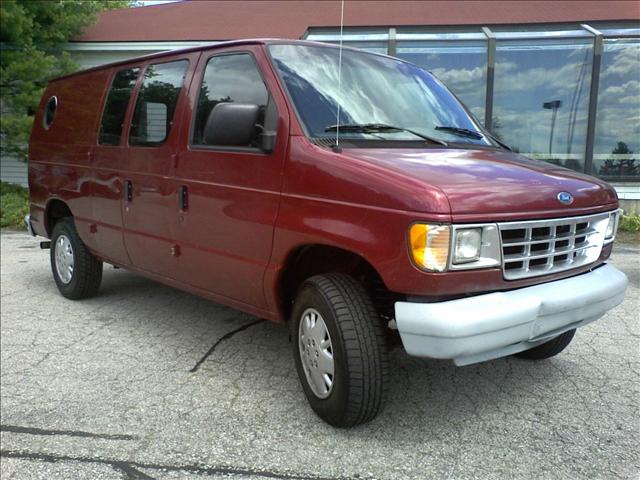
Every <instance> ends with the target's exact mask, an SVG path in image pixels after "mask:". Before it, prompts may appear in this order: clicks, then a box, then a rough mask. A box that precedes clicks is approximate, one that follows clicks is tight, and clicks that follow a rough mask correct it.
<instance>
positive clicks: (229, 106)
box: [204, 102, 260, 147]
mask: <svg viewBox="0 0 640 480" xmlns="http://www.w3.org/2000/svg"><path fill="white" fill-rule="evenodd" d="M259 113H260V107H258V105H253V104H249V103H233V102H229V103H218V104H217V105H216V106H215V107H213V109H212V110H211V113H210V114H209V118H208V119H207V123H206V124H205V126H204V143H205V144H207V145H225V146H233V147H248V146H250V145H251V142H252V140H254V139H255V137H256V123H257V122H258V115H259Z"/></svg>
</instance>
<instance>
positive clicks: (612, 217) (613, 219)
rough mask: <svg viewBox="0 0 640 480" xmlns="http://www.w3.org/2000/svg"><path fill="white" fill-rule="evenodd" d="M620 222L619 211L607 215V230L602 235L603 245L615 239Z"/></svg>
mask: <svg viewBox="0 0 640 480" xmlns="http://www.w3.org/2000/svg"><path fill="white" fill-rule="evenodd" d="M619 221H620V210H616V211H615V212H611V213H610V214H609V222H608V223H607V230H606V232H605V234H604V241H605V243H610V242H613V240H614V239H615V238H616V232H617V231H618V223H619Z"/></svg>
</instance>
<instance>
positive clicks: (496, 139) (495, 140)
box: [485, 132, 513, 152]
mask: <svg viewBox="0 0 640 480" xmlns="http://www.w3.org/2000/svg"><path fill="white" fill-rule="evenodd" d="M485 135H486V136H487V137H489V138H490V139H491V140H493V141H494V142H496V143H497V144H498V145H500V146H501V147H502V148H504V149H505V150H509V151H510V152H513V148H511V147H510V146H509V145H507V144H506V143H504V142H503V141H502V140H500V139H499V138H497V137H496V136H495V135H493V134H491V133H489V132H487V133H485Z"/></svg>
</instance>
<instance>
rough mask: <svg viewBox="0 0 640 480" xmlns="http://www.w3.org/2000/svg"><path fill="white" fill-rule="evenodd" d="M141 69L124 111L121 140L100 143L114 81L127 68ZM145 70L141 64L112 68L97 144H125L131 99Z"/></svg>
mask: <svg viewBox="0 0 640 480" xmlns="http://www.w3.org/2000/svg"><path fill="white" fill-rule="evenodd" d="M136 68H137V69H139V70H140V71H139V72H138V77H137V78H136V82H135V83H134V84H133V88H132V89H131V95H130V96H129V102H128V103H127V108H126V109H125V112H124V119H123V123H122V131H121V132H120V140H119V141H118V143H117V144H115V145H114V144H112V143H100V130H101V129H102V120H103V119H104V112H105V110H106V108H107V103H108V102H109V94H110V93H111V89H112V88H113V82H114V81H115V79H116V76H117V75H118V74H119V73H120V72H124V71H126V70H135V69H136ZM143 71H144V66H142V65H140V64H135V65H127V66H124V67H122V68H119V69H118V68H117V66H115V67H113V68H112V69H111V78H110V79H109V88H107V89H106V90H105V92H104V93H103V99H102V110H101V113H100V116H99V117H98V127H97V129H96V141H95V145H96V146H98V147H106V148H109V147H111V148H113V147H116V148H120V147H122V146H123V144H122V143H123V134H124V133H127V137H128V132H129V129H128V125H127V122H128V121H129V113H130V110H131V107H132V106H131V99H132V98H134V96H135V95H136V92H137V90H138V84H139V83H140V75H141V73H142V72H143Z"/></svg>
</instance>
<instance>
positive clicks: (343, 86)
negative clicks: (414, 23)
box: [269, 44, 491, 145]
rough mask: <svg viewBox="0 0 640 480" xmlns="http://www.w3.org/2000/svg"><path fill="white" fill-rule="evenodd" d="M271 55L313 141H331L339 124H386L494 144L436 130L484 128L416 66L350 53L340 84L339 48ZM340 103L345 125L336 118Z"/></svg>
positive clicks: (282, 49)
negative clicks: (443, 127) (331, 128)
mask: <svg viewBox="0 0 640 480" xmlns="http://www.w3.org/2000/svg"><path fill="white" fill-rule="evenodd" d="M269 51H270V53H271V55H272V57H273V59H274V63H275V65H276V67H277V69H278V71H279V73H280V75H281V77H282V79H283V81H284V83H285V84H286V87H287V89H288V91H289V94H290V95H291V97H292V99H293V103H294V104H295V106H296V110H297V112H298V114H299V115H300V119H301V120H302V122H303V123H304V125H305V127H306V129H307V132H308V133H309V135H310V136H312V137H316V138H318V137H325V138H326V137H330V136H331V135H332V134H331V133H328V132H329V130H328V129H329V127H330V126H332V125H335V124H336V123H340V124H370V123H380V124H386V125H393V126H396V127H401V128H404V129H409V130H414V131H416V132H419V133H420V134H422V135H427V136H430V137H434V138H438V139H441V140H445V141H449V142H461V143H476V144H483V145H489V144H491V142H490V141H489V140H487V139H486V138H485V137H483V136H482V135H479V138H476V137H475V136H461V135H460V134H456V132H455V131H453V132H452V131H450V130H439V129H436V127H437V126H451V127H459V128H464V129H470V130H478V128H479V127H478V126H477V125H475V124H474V122H473V120H472V119H471V118H470V117H469V115H468V114H467V113H466V111H465V110H464V108H463V107H462V106H461V105H460V103H459V102H458V101H457V100H456V99H455V98H454V97H453V96H452V95H451V93H449V91H448V90H447V89H446V88H445V87H444V86H443V85H442V84H441V83H440V82H439V81H437V80H436V79H435V78H434V77H433V76H432V75H430V74H429V73H428V72H426V71H425V70H422V69H421V68H418V67H416V66H414V65H412V64H410V63H405V62H401V61H398V60H395V59H391V58H388V57H383V56H379V55H372V54H368V53H362V52H357V51H353V50H344V51H343V53H342V70H341V81H340V82H339V81H338V59H339V50H338V49H337V48H332V47H309V46H301V45H277V44H276V45H271V46H270V47H269ZM339 85H340V86H339ZM338 104H339V105H340V119H339V121H337V118H336V116H337V111H338ZM341 135H342V134H341ZM342 136H344V137H350V138H367V139H369V138H370V139H380V140H385V139H398V140H416V139H417V137H416V136H415V135H413V134H411V133H408V132H404V131H396V132H375V133H355V132H346V131H345V132H344V134H343V135H342ZM418 139H419V137H418Z"/></svg>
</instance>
